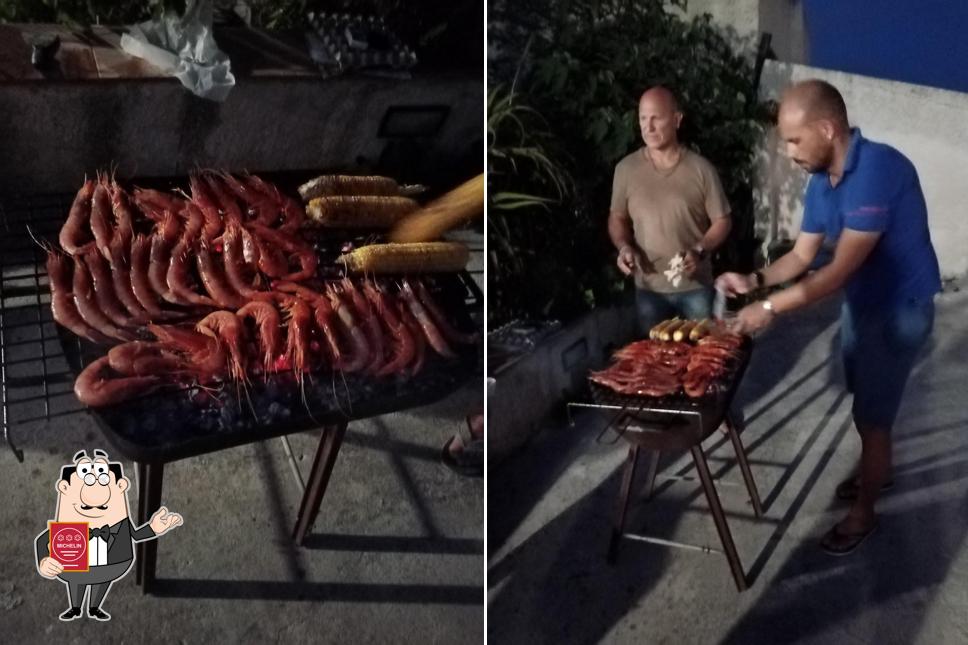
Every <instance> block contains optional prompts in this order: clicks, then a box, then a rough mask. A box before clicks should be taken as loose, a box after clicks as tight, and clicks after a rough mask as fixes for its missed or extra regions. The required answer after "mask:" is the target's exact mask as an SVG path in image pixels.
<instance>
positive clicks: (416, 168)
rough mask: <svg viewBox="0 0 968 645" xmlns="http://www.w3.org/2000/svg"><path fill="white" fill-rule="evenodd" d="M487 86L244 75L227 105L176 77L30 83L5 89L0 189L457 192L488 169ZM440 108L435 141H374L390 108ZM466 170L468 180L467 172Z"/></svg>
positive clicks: (439, 80) (473, 81)
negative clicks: (266, 182)
mask: <svg viewBox="0 0 968 645" xmlns="http://www.w3.org/2000/svg"><path fill="white" fill-rule="evenodd" d="M484 101H485V98H484V82H483V79H481V78H468V77H466V76H434V77H416V78H414V79H412V80H406V81H401V80H391V79H373V78H342V79H334V80H326V81H324V80H322V79H318V78H299V77H282V78H245V79H242V80H241V81H240V82H239V84H238V85H237V86H236V87H235V88H234V89H233V90H232V93H231V94H230V95H229V98H228V100H227V101H225V103H223V104H218V103H213V102H211V101H206V100H203V99H199V98H196V97H195V96H193V95H191V94H190V93H189V92H187V91H185V90H184V89H183V88H182V86H181V85H180V84H179V83H178V82H176V81H172V80H168V79H165V80H152V79H148V80H138V79H130V80H124V81H107V80H98V81H85V82H66V81H32V82H23V83H8V84H5V85H4V88H3V92H0V115H2V117H3V118H0V151H2V154H0V193H4V192H17V193H38V192H39V193H49V192H60V191H73V190H76V189H77V186H79V185H80V183H81V180H82V178H83V176H84V175H85V174H87V175H90V174H91V173H93V172H94V171H95V170H97V169H105V168H108V167H109V166H111V165H112V164H114V165H116V166H117V168H118V173H119V175H120V176H122V177H131V176H172V175H183V174H185V173H186V172H187V171H188V170H190V169H192V168H194V167H198V166H201V167H219V168H225V169H228V170H242V169H247V170H251V171H278V170H304V169H317V168H318V169H320V170H339V169H345V170H352V169H359V170H370V169H372V168H374V167H377V166H381V167H382V168H383V169H385V170H387V171H388V172H392V173H393V174H394V175H395V176H396V177H397V178H399V179H402V180H408V181H421V182H424V183H426V182H440V184H442V185H443V186H449V185H452V184H453V183H455V182H456V181H458V180H460V179H466V177H467V176H468V175H469V174H470V173H471V172H480V170H481V169H482V168H483V150H484V147H483V139H484ZM398 105H403V106H427V105H443V106H446V107H447V108H449V110H450V112H449V115H448V117H447V119H446V121H445V122H444V124H443V127H442V129H441V130H440V131H439V132H438V133H437V134H436V135H434V136H432V137H428V138H416V139H387V138H380V137H379V136H378V134H377V132H378V129H379V127H380V123H381V120H382V119H383V116H384V114H385V112H386V110H387V108H388V107H390V106H398ZM461 174H463V176H461Z"/></svg>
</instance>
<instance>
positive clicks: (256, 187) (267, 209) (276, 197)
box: [243, 175, 282, 226]
mask: <svg viewBox="0 0 968 645" xmlns="http://www.w3.org/2000/svg"><path fill="white" fill-rule="evenodd" d="M243 181H245V185H246V186H247V187H248V189H249V190H250V191H251V192H252V193H253V195H254V196H255V197H254V198H253V201H254V202H255V203H257V208H256V209H255V216H256V219H255V222H257V223H258V224H261V225H263V226H273V225H275V223H276V220H277V219H278V218H279V211H280V210H281V208H282V199H281V198H282V196H281V195H280V194H279V190H278V189H277V188H276V187H275V186H273V185H272V184H270V183H269V182H267V181H264V180H263V179H262V178H261V177H258V176H256V175H246V176H245V178H244V180H243Z"/></svg>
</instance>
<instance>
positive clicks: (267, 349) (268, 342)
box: [235, 300, 282, 374]
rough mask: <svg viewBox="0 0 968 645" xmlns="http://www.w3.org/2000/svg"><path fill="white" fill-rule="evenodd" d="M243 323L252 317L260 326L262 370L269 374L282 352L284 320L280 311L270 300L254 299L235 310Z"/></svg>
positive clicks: (257, 325)
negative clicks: (281, 326) (281, 328)
mask: <svg viewBox="0 0 968 645" xmlns="http://www.w3.org/2000/svg"><path fill="white" fill-rule="evenodd" d="M235 315H236V316H238V318H239V320H241V321H242V322H243V323H244V322H245V321H246V320H249V319H251V320H252V322H253V323H255V326H256V327H257V328H258V330H259V333H258V337H259V345H260V349H261V350H262V351H261V353H262V371H263V374H268V373H269V372H270V371H272V364H273V362H274V361H275V359H276V356H278V355H279V353H280V347H281V345H282V332H281V331H280V324H281V322H282V319H281V317H280V316H279V311H278V310H277V309H276V308H275V305H273V304H271V303H269V302H261V301H258V300H254V301H252V302H250V303H248V304H247V305H245V306H244V307H242V308H241V309H239V310H238V311H236V312H235Z"/></svg>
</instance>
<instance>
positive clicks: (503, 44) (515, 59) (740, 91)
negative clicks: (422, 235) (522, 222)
mask: <svg viewBox="0 0 968 645" xmlns="http://www.w3.org/2000/svg"><path fill="white" fill-rule="evenodd" d="M684 4H685V3H684V2H683V1H676V0H666V1H663V0H598V1H588V0H521V1H516V2H510V1H508V0H496V1H495V2H494V3H493V4H492V5H491V9H490V13H489V17H490V19H491V23H490V26H489V46H490V48H491V58H490V59H489V66H488V74H489V82H493V83H495V84H500V83H509V82H511V81H512V79H514V80H515V82H516V83H517V86H518V88H519V90H518V92H519V94H520V95H523V96H526V97H527V100H528V103H529V104H530V105H531V106H532V107H533V108H534V109H536V110H537V111H539V112H540V113H541V114H543V115H544V116H545V118H546V119H547V121H546V122H547V123H548V124H550V125H549V127H548V131H547V133H546V135H547V136H548V137H551V138H554V139H557V140H558V142H559V143H558V145H559V146H560V147H561V148H563V149H566V150H567V151H568V153H569V155H568V156H567V157H563V159H564V163H565V165H566V168H567V169H568V170H569V171H570V172H571V174H573V175H574V176H575V177H578V178H579V179H578V180H577V182H576V184H575V186H574V191H573V194H572V195H571V196H570V197H569V198H568V200H567V202H566V204H567V206H565V207H561V208H560V209H559V210H561V211H563V212H564V213H565V214H566V216H561V217H558V218H555V219H554V220H553V223H552V222H549V223H548V225H549V227H554V228H553V229H551V228H549V229H548V230H547V234H548V242H549V244H550V243H551V242H552V241H554V240H557V241H558V243H559V244H560V245H561V246H560V248H549V249H547V251H546V252H547V253H548V254H550V255H551V256H552V257H560V258H562V260H561V262H560V271H561V278H562V279H566V278H567V279H568V280H569V281H570V282H571V284H570V285H568V286H569V287H570V288H571V289H572V290H573V291H575V292H576V293H577V294H578V296H577V297H570V298H564V297H562V296H561V294H560V293H559V294H558V298H559V300H558V302H559V303H560V304H564V303H565V302H568V303H572V305H574V303H601V302H607V301H609V300H610V299H612V298H614V297H615V296H616V295H617V293H619V292H621V291H622V290H623V289H624V288H626V285H625V283H624V282H623V281H622V280H621V279H620V278H619V277H618V274H617V271H616V270H615V269H613V268H612V267H613V266H614V262H613V257H614V249H612V248H611V245H610V243H609V242H608V240H607V234H606V226H605V214H606V212H607V208H608V203H609V198H610V193H611V180H612V171H613V169H614V166H615V164H616V163H617V162H618V161H619V160H620V159H621V158H622V157H623V156H624V155H626V154H628V153H629V152H631V151H632V150H634V149H635V148H637V147H638V146H640V145H642V144H641V139H640V137H639V133H638V129H637V105H638V98H639V96H640V95H641V93H642V91H643V90H644V89H646V88H647V87H649V86H652V85H657V84H662V85H666V86H668V87H670V88H671V89H673V90H674V91H675V92H676V94H677V95H678V97H679V99H680V103H681V104H682V107H683V109H684V112H685V115H686V116H685V119H684V121H683V126H682V128H681V130H680V140H681V141H682V142H683V143H684V144H686V145H688V146H690V147H691V148H693V149H695V150H696V151H698V152H699V153H701V154H702V155H704V156H705V157H706V158H708V159H709V160H710V161H711V162H712V163H713V164H714V165H715V166H716V167H717V169H718V170H719V173H720V177H721V178H722V181H723V185H724V188H725V190H726V192H727V195H728V196H729V199H730V203H731V206H732V211H733V217H734V233H733V234H732V235H731V238H730V241H729V243H728V244H727V245H726V246H725V247H724V249H723V250H722V251H721V252H720V253H719V257H718V258H717V262H718V264H719V268H720V269H722V268H724V267H736V268H745V267H747V266H751V264H752V256H753V249H754V248H755V240H754V239H753V232H752V231H753V229H752V194H751V189H750V182H751V179H752V168H753V164H752V162H753V146H754V143H755V141H756V140H757V137H758V136H759V133H760V128H761V123H762V121H763V120H764V118H765V111H764V110H763V108H762V107H761V106H760V105H759V104H758V103H757V102H756V101H755V98H754V92H753V87H752V77H753V71H752V66H751V64H750V63H749V61H748V60H747V59H746V58H744V57H742V56H741V55H740V54H739V53H737V52H736V51H734V50H733V49H732V47H731V45H730V42H729V40H728V38H727V36H726V34H724V33H723V32H722V31H720V30H719V29H718V28H717V27H715V26H714V25H713V24H712V23H711V22H710V19H709V17H708V16H705V17H700V18H697V19H694V20H691V21H687V20H685V19H683V18H682V17H681V14H680V13H678V12H677V11H675V10H674V9H676V8H682V7H683V6H684ZM492 190H493V188H492ZM523 192H527V190H526V189H525V190H523ZM576 239H578V240H580V245H581V248H582V249H583V252H582V253H579V254H575V253H573V251H574V246H575V240H576ZM509 244H511V245H512V246H515V247H516V248H518V249H519V250H520V249H521V247H522V246H526V245H527V244H529V242H525V243H524V244H518V241H517V240H509ZM528 257H529V256H528V255H527V253H525V252H522V259H521V263H524V264H525V265H526V264H527V261H528ZM565 261H568V262H570V264H567V265H566V264H565ZM533 268H535V267H530V266H522V267H521V272H522V276H524V275H528V274H529V273H530V271H531V269H533ZM536 270H537V269H536ZM539 272H540V270H539ZM528 279H530V277H529V278H528ZM522 281H523V280H519V281H517V282H516V283H513V284H512V285H508V286H504V287H503V288H504V289H505V290H508V289H512V288H518V286H519V285H520V284H521V282H522ZM492 293H493V291H492ZM539 300H543V299H539ZM504 301H507V302H511V301H514V298H510V297H508V298H506V299H505V300H504ZM491 302H494V300H493V299H492V300H491ZM502 302H503V301H502ZM497 304H501V302H498V303H497ZM554 309H555V307H554V306H553V307H552V308H551V309H549V311H551V310H554ZM578 311H580V309H578V310H577V311H576V310H570V309H569V308H567V307H558V308H557V314H558V315H561V316H563V317H567V316H569V315H574V314H575V313H577V312H578ZM537 313H540V312H537ZM515 315H518V314H517V312H513V311H506V312H502V311H495V312H493V316H492V320H494V321H503V320H506V319H508V318H509V317H512V316H515Z"/></svg>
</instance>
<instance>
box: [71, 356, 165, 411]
mask: <svg viewBox="0 0 968 645" xmlns="http://www.w3.org/2000/svg"><path fill="white" fill-rule="evenodd" d="M162 385H164V381H163V380H162V379H161V378H159V377H157V376H123V377H117V376H114V375H113V374H112V373H111V367H110V365H109V363H108V357H107V356H102V357H101V358H99V359H97V360H96V361H94V362H93V363H91V364H90V365H88V366H87V367H86V368H84V371H83V372H81V373H80V374H79V375H78V377H77V380H76V381H75V382H74V394H75V395H77V399H78V400H79V401H80V402H81V403H83V404H84V405H89V406H91V407H101V406H105V405H112V404H115V403H120V402H121V401H126V400H127V399H130V398H131V397H133V396H137V395H139V394H145V393H147V392H150V391H152V390H154V389H156V388H158V387H160V386H162Z"/></svg>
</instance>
